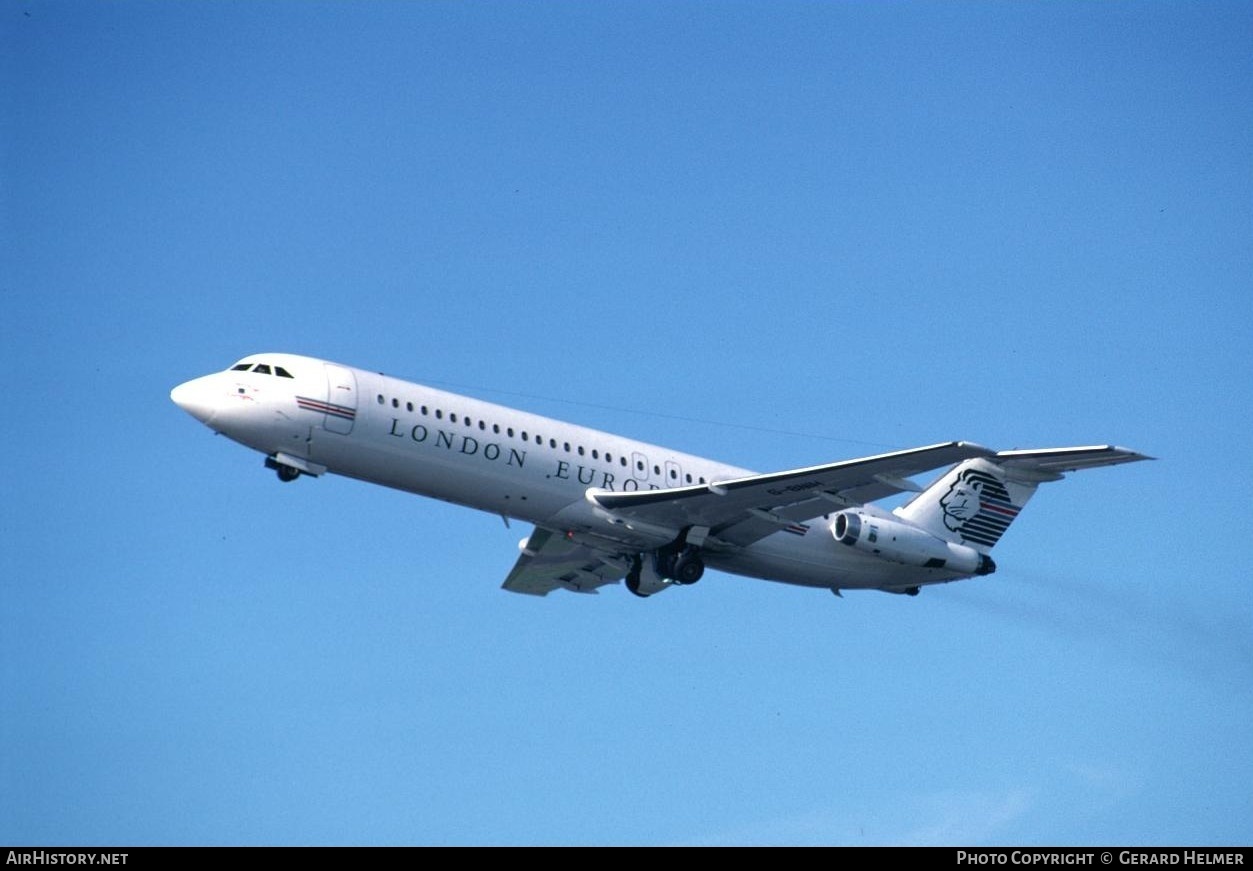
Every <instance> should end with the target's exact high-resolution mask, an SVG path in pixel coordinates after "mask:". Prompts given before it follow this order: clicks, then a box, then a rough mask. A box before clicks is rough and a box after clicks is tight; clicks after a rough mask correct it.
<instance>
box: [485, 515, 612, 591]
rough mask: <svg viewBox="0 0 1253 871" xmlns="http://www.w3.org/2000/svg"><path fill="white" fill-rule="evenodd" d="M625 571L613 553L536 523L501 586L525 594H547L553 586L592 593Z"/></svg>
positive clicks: (554, 587)
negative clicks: (581, 542) (571, 538)
mask: <svg viewBox="0 0 1253 871" xmlns="http://www.w3.org/2000/svg"><path fill="white" fill-rule="evenodd" d="M626 571H627V567H626V565H625V564H623V563H621V561H619V560H617V559H615V558H614V557H613V555H611V554H608V553H605V552H604V551H599V550H596V549H595V548H592V547H589V546H587V545H586V544H580V543H577V542H573V541H570V540H569V539H567V538H565V537H564V536H562V535H559V534H557V533H554V532H552V531H551V530H548V529H543V528H541V527H538V526H537V527H536V528H535V530H534V531H533V532H532V533H531V536H530V538H528V539H527V540H526V541H525V542H523V544H522V555H521V556H519V557H518V561H517V562H516V563H514V566H513V570H512V571H511V572H509V576H508V577H507V578H505V582H504V584H502V585H501V586H502V587H503V588H504V589H506V590H509V591H510V592H513V593H525V594H526V595H529V596H547V595H548V594H549V593H551V592H552V591H553V590H570V591H571V592H574V593H596V592H597V588H598V587H603V586H604V585H605V584H612V583H615V582H616V581H618V580H619V579H620V578H622V577H623V576H624V575H625V574H626Z"/></svg>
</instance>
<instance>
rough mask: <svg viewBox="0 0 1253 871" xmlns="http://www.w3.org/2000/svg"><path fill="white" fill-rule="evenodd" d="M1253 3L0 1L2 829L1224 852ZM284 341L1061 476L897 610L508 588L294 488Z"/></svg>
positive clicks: (438, 375) (826, 439)
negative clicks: (200, 391)
mask: <svg viewBox="0 0 1253 871" xmlns="http://www.w3.org/2000/svg"><path fill="white" fill-rule="evenodd" d="M1251 48H1253V14H1251V9H1250V6H1249V4H1247V3H1224V2H1211V3H1204V4H1183V3H1155V2H1143V3H1118V2H1114V3H1067V4H1059V3H995V2H990V3H979V4H953V3H949V4H939V3H909V2H899V3H735V2H730V3H717V4H714V3H647V2H646V3H537V4H513V3H409V4H398V3H372V4H365V3H334V4H317V3H301V4H296V3H277V4H267V3H247V4H244V3H216V4H202V3H178V4H166V3H155V2H153V3H134V2H116V3H107V4H105V3H61V2H41V0H18V2H13V3H8V4H6V5H5V6H4V7H3V9H0V75H3V81H4V87H3V88H0V106H2V110H0V111H3V113H4V114H3V123H0V131H3V132H0V161H2V164H0V168H2V172H0V202H3V211H2V213H0V222H3V223H0V236H2V238H3V239H4V240H5V242H4V244H3V245H0V293H3V299H4V302H5V305H4V315H3V316H2V317H0V360H2V361H3V366H4V370H5V372H6V373H7V374H8V379H9V380H8V386H9V395H10V403H9V406H8V408H9V412H10V423H9V426H8V427H7V428H6V429H5V431H4V432H5V435H4V437H3V444H4V446H5V453H6V455H7V460H6V462H5V464H4V466H3V471H2V472H0V482H2V483H3V488H4V490H5V492H6V493H7V497H8V498H6V499H4V500H3V503H2V504H0V531H2V532H3V540H4V547H3V548H0V596H2V600H0V699H2V700H3V701H2V703H0V782H2V783H3V788H2V789H0V843H61V844H71V843H80V844H81V843H100V844H745V843H748V844H772V843H784V844H964V845H990V844H1248V843H1249V842H1250V841H1251V840H1253V788H1251V787H1250V784H1251V783H1253V755H1251V754H1250V753H1249V747H1250V744H1251V742H1253V680H1251V678H1253V636H1251V630H1253V593H1251V592H1250V578H1249V569H1248V561H1247V549H1248V545H1249V541H1250V537H1249V536H1250V527H1249V517H1250V511H1249V509H1250V496H1251V495H1253V473H1251V471H1250V464H1249V461H1248V456H1249V453H1248V451H1249V442H1250V435H1251V428H1253V427H1251V424H1253V416H1251V414H1250V412H1251V403H1250V389H1249V383H1250V380H1249V379H1250V374H1253V373H1251V368H1253V367H1251V366H1250V363H1251V362H1253V359H1251V358H1253V301H1251V300H1253V296H1251V295H1250V290H1253V245H1251V244H1250V243H1251V233H1250V230H1251V229H1253V223H1251V221H1250V207H1251V204H1253V178H1251V176H1253V161H1251V160H1250V155H1251V154H1253V113H1250V99H1249V94H1250V93H1253V91H1251V85H1253V51H1250V49H1251ZM265 350H284V351H292V352H297V353H306V354H312V355H317V356H323V357H326V358H329V359H333V360H339V361H342V362H345V363H349V364H352V365H357V366H361V367H365V368H372V369H378V370H385V371H387V372H388V373H390V374H395V375H399V376H403V377H407V378H410V379H412V380H416V381H424V382H427V383H432V384H436V385H439V386H442V387H452V388H454V389H460V390H462V391H463V392H467V393H471V394H473V395H476V396H480V397H483V398H487V399H492V400H496V401H501V402H505V403H508V404H515V405H520V406H522V407H525V408H528V409H530V410H534V411H538V412H541V413H545V414H550V415H553V416H557V417H561V418H564V419H572V420H576V421H578V422H581V423H586V424H589V425H593V426H598V427H601V428H604V429H608V430H612V431H616V432H621V433H624V434H627V435H631V436H636V437H639V438H642V439H646V440H649V441H654V442H659V443H662V444H667V445H672V446H674V447H676V448H678V449H681V450H685V451H689V452H693V453H699V454H705V455H708V456H713V457H716V458H718V459H721V460H725V461H727V462H731V463H736V464H738V465H742V466H746V467H750V468H756V469H761V470H763V471H765V470H777V469H785V468H790V467H795V466H800V465H807V464H812V463H818V462H823V461H830V460H836V459H842V458H846V457H853V456H859V455H864V454H871V453H876V452H879V451H881V450H884V449H890V448H898V447H910V446H915V445H921V444H928V443H932V442H936V441H944V440H950V439H968V440H973V441H977V442H980V443H982V444H986V445H989V446H992V447H995V448H1012V447H1036V446H1054V445H1069V444H1090V443H1105V442H1113V443H1117V444H1122V445H1126V446H1128V447H1131V448H1134V449H1137V450H1140V451H1143V452H1145V453H1148V454H1151V455H1153V456H1156V457H1159V458H1160V459H1159V460H1158V461H1157V462H1153V463H1140V464H1135V465H1132V466H1125V467H1119V468H1114V469H1102V470H1096V471H1092V472H1088V473H1085V474H1082V475H1076V476H1073V477H1072V478H1070V479H1068V480H1067V481H1065V482H1062V483H1059V484H1054V485H1049V486H1047V487H1046V488H1043V489H1042V490H1041V492H1040V493H1039V494H1038V495H1037V496H1036V498H1035V499H1034V500H1033V502H1032V503H1031V506H1030V507H1029V509H1028V510H1026V511H1025V512H1024V515H1023V518H1022V519H1021V520H1020V521H1019V522H1018V523H1017V524H1015V526H1014V528H1013V529H1012V530H1011V531H1010V533H1009V534H1008V535H1007V536H1006V537H1005V539H1004V541H1003V542H1002V543H1001V544H1000V545H999V546H998V547H997V550H996V559H997V562H998V565H999V566H1000V570H999V571H998V573H997V574H996V575H994V576H992V577H989V578H986V579H980V580H974V581H968V582H963V583H959V584H954V585H950V586H947V587H944V588H939V589H928V590H925V591H924V593H923V595H920V596H919V597H917V598H916V599H907V598H904V597H896V596H888V595H882V594H878V593H859V594H854V593H850V594H849V595H847V596H846V597H845V598H844V599H836V598H834V597H832V596H831V595H829V594H827V593H824V592H822V591H815V590H806V589H798V588H790V587H786V586H782V585H776V584H769V583H763V582H756V581H751V580H746V579H741V578H736V577H730V576H726V575H721V574H717V573H712V572H711V573H709V574H708V575H707V576H706V578H705V580H703V581H702V582H701V583H700V585H698V586H696V587H693V588H690V589H684V590H676V591H671V592H668V593H667V594H665V595H664V596H657V597H654V598H652V599H649V600H648V601H641V600H638V599H636V598H634V597H632V596H630V595H629V594H627V593H626V591H625V590H623V589H621V588H612V589H607V590H605V591H604V594H603V595H601V596H599V597H597V598H592V597H580V596H573V595H560V594H554V595H552V596H550V597H548V598H546V599H532V598H529V597H522V596H514V595H510V594H507V593H505V592H503V591H501V590H500V589H499V585H500V583H501V581H502V580H503V578H504V576H505V575H506V574H507V572H508V570H509V568H510V566H511V565H512V562H513V560H514V558H515V556H516V549H515V546H516V542H517V540H518V539H519V538H520V537H522V536H523V535H524V534H525V533H526V531H527V527H525V526H523V525H520V524H515V525H514V527H513V528H512V529H506V528H505V527H504V525H503V524H502V523H501V520H500V518H498V517H492V516H488V515H483V514H477V513H475V512H472V511H469V510H466V509H459V508H454V507H451V506H447V505H444V504H442V503H438V502H433V501H428V500H423V499H420V498H417V497H413V496H407V495H404V494H400V493H395V492H391V491H387V490H384V489H382V488H378V487H371V486H368V485H365V484H361V483H357V482H353V481H347V480H343V479H334V478H322V479H319V480H309V479H303V480H301V481H300V482H298V483H296V484H292V485H280V484H279V483H277V482H276V480H275V478H274V476H273V475H272V474H271V473H269V472H266V471H265V470H263V469H262V467H261V458H260V456H257V455H253V454H251V453H250V452H248V451H247V450H246V449H244V448H241V447H239V446H237V445H234V444H232V443H230V442H227V441H226V440H225V439H222V438H216V437H214V436H212V435H211V433H210V432H209V431H208V430H207V429H205V428H204V427H202V426H200V425H199V424H197V423H196V422H195V421H194V420H192V419H191V418H190V417H188V416H187V415H186V414H184V413H183V412H181V411H180V410H179V409H178V408H176V407H175V406H174V405H172V404H171V403H170V402H169V399H168V392H169V389H170V388H171V387H172V386H173V385H174V384H176V383H178V382H181V381H184V380H187V379H189V378H191V377H194V376H197V375H200V374H204V373H207V372H209V371H215V370H218V369H222V368H225V367H226V366H227V365H228V364H230V363H232V362H233V361H234V360H236V359H238V358H239V357H242V356H244V355H246V354H249V353H253V352H257V351H265Z"/></svg>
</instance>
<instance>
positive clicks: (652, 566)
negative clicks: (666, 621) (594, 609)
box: [626, 536, 705, 597]
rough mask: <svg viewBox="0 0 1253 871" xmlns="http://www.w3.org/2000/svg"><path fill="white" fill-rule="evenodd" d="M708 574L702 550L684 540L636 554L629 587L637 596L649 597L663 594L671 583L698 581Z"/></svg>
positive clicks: (683, 583)
mask: <svg viewBox="0 0 1253 871" xmlns="http://www.w3.org/2000/svg"><path fill="white" fill-rule="evenodd" d="M704 574H705V561H704V560H703V559H701V555H700V549H699V548H697V547H694V546H692V545H690V544H686V543H684V541H683V536H680V538H679V540H678V541H676V542H675V543H674V544H671V545H668V546H666V547H663V548H661V549H660V550H656V551H653V552H652V553H645V554H636V555H635V556H634V557H632V559H631V568H630V569H629V570H628V571H627V575H626V588H627V589H628V590H630V591H631V592H632V593H634V594H635V595H637V596H640V597H646V596H651V595H653V594H654V593H659V592H661V591H662V590H664V589H666V588H667V587H670V586H688V585H690V584H694V583H696V582H697V581H699V580H700V579H701V577H703V576H704Z"/></svg>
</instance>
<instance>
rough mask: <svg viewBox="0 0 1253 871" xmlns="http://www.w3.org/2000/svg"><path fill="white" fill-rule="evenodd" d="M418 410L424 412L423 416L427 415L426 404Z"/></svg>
mask: <svg viewBox="0 0 1253 871" xmlns="http://www.w3.org/2000/svg"><path fill="white" fill-rule="evenodd" d="M418 410H419V411H421V412H422V416H423V417H426V406H425V405H424V406H422V407H421V408H420V409H418Z"/></svg>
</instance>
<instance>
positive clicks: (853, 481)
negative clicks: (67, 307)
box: [170, 354, 1151, 596]
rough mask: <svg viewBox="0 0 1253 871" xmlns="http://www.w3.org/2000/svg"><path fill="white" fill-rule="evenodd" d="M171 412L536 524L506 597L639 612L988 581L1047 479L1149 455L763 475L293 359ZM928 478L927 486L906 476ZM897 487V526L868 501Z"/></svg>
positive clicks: (239, 374) (879, 459) (1106, 449)
mask: <svg viewBox="0 0 1253 871" xmlns="http://www.w3.org/2000/svg"><path fill="white" fill-rule="evenodd" d="M170 398H171V399H172V400H174V402H175V403H176V404H177V405H178V406H179V407H180V408H182V409H183V410H184V411H186V412H188V413H189V414H191V415H192V416H193V417H195V418H196V419H197V420H199V421H200V422H201V423H203V424H205V425H206V426H208V427H209V428H210V429H212V430H215V431H216V432H219V433H221V434H223V435H225V436H227V437H229V438H231V439H233V440H234V441H237V442H239V443H240V444H243V445H246V446H247V447H250V448H253V449H254V450H257V451H260V452H261V453H263V454H265V465H266V466H267V467H269V468H271V469H274V470H275V471H277V472H278V477H279V479H280V480H283V481H293V480H295V479H297V478H299V477H301V476H302V475H308V476H312V477H317V476H319V475H322V474H325V473H327V472H333V473H335V474H338V475H346V476H348V477H350V478H358V479H361V480H363V481H370V482H372V483H375V484H383V485H385V486H388V487H395V488H397V489H399V490H407V491H409V492H411V493H418V494H420V495H423V496H431V497H434V498H436V499H443V500H445V501H448V502H454V503H457V504H459V505H466V506H469V507H471V508H478V509H480V510H482V511H490V512H492V513H494V514H499V515H501V516H502V517H504V518H505V519H506V523H507V522H508V519H509V518H517V519H519V520H524V521H527V522H530V523H533V524H535V529H534V530H533V531H532V532H531V534H530V536H528V537H527V538H526V539H524V540H523V541H522V542H520V548H521V551H522V554H521V556H519V557H518V561H517V563H516V564H515V565H514V567H513V570H512V571H511V572H510V573H509V576H508V577H507V578H506V579H505V582H504V588H505V589H506V590H512V591H513V592H517V593H529V594H532V595H537V596H543V595H546V594H547V593H549V592H550V591H552V590H557V589H563V590H571V591H573V592H578V593H594V592H597V588H598V587H601V586H603V585H605V584H611V583H614V582H616V581H618V580H620V579H623V578H625V579H626V586H627V589H629V590H630V591H631V592H632V593H635V594H636V595H639V596H649V595H652V594H653V593H657V592H660V591H661V590H665V589H668V588H669V587H671V586H678V585H687V584H694V583H696V582H697V581H698V580H700V578H701V576H702V575H703V574H704V571H705V567H706V566H710V567H712V568H715V569H718V570H720V571H724V572H730V573H732V574H738V575H748V576H750V577H754V578H763V579H765V580H770V581H780V582H783V583H787V584H799V585H802V586H807V587H822V588H825V589H828V590H831V591H832V592H834V593H836V594H837V595H839V594H840V591H841V590H846V589H876V590H884V591H887V592H891V593H906V594H908V595H915V594H917V592H918V590H919V588H920V587H923V586H925V585H927V584H938V583H945V582H948V581H955V580H959V579H962V578H969V577H972V576H975V575H987V574H990V573H992V572H993V571H995V570H996V564H995V563H993V561H992V558H991V556H989V555H988V552H989V551H990V550H991V549H992V546H993V545H995V544H996V542H997V541H998V540H999V539H1000V537H1001V534H1002V533H1004V532H1005V529H1006V528H1007V527H1008V526H1009V524H1010V523H1011V522H1013V520H1014V518H1015V517H1016V516H1018V512H1019V511H1020V510H1021V509H1022V507H1023V505H1025V504H1026V502H1027V500H1028V499H1030V498H1031V495H1032V494H1033V493H1034V492H1035V489H1036V487H1037V486H1038V485H1039V484H1040V483H1042V482H1045V481H1056V480H1059V479H1061V477H1062V475H1063V473H1065V472H1070V471H1074V470H1077V469H1087V468H1092V467H1095V466H1108V465H1114V464H1116V463H1129V462H1133V461H1136V460H1145V459H1151V458H1150V457H1146V456H1144V455H1143V454H1139V453H1136V452H1134V451H1129V450H1127V449H1125V448H1119V447H1113V446H1111V445H1101V446H1091V447H1069V448H1046V449H1043V450H1016V451H992V450H989V449H987V448H984V447H981V446H979V445H977V444H972V443H971V442H947V443H944V444H937V445H928V446H926V447H921V448H913V449H910V450H903V451H893V452H891V453H886V454H878V455H876V456H872V457H863V458H860V459H854V460H842V461H840V462H835V463H828V464H826V465H820V466H810V467H807V468H803V469H791V470H788V471H784V472H773V473H770V474H765V475H763V474H759V473H757V472H752V471H749V470H747V469H740V468H736V467H734V466H728V465H726V464H724V463H719V462H715V461H714V460H707V459H705V458H703V457H697V456H692V455H691V454H682V453H679V452H677V451H673V450H670V449H669V448H663V447H659V446H657V445H652V444H645V443H643V442H638V441H634V440H632V439H628V438H624V437H622V436H617V435H611V434H609V433H605V432H599V431H597V430H594V429H588V428H586V427H581V426H576V425H574V424H570V423H564V422H562V421H558V420H553V419H551V418H547V417H541V416H539V415H536V414H528V413H527V412H525V411H518V410H516V409H512V408H506V407H504V406H500V405H494V404H492V403H490V402H483V401H482V400H478V399H471V398H469V397H466V396H459V395H457V394H455V393H447V392H444V391H442V390H436V389H434V388H431V387H424V386H422V385H420V384H412V383H410V382H408V381H402V380H400V379H398V378H392V377H389V376H386V375H382V374H378V373H375V372H367V371H364V370H361V369H354V368H351V367H349V366H342V365H340V364H337V363H330V362H327V361H325V360H318V359H314V358H311V357H301V356H296V355H293V354H257V355H254V356H250V357H245V358H244V359H243V360H240V361H239V362H238V363H236V364H235V365H233V366H231V367H230V368H229V369H227V370H226V371H224V372H219V373H216V374H214V375H206V376H204V377H202V378H196V379H195V380H192V381H188V382H187V383H185V384H180V385H179V386H178V387H175V388H174V389H173V390H172V391H171V392H170ZM939 467H949V468H947V469H946V471H944V472H943V473H942V474H941V475H940V476H939V477H938V478H937V479H936V480H935V481H934V482H933V483H931V484H930V485H929V486H926V487H921V486H919V485H918V484H916V483H915V482H913V481H911V480H909V477H910V476H911V475H917V474H920V473H922V472H926V471H929V470H932V469H936V468H939ZM909 491H913V492H914V493H915V495H914V497H913V498H912V499H911V500H910V501H908V502H907V503H905V504H904V505H901V506H899V507H897V508H895V509H893V510H892V511H890V512H889V511H886V510H884V509H882V508H880V507H877V506H875V505H873V504H871V503H872V502H874V501H875V500H878V499H883V498H885V497H888V496H891V495H894V494H898V493H902V492H909Z"/></svg>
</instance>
